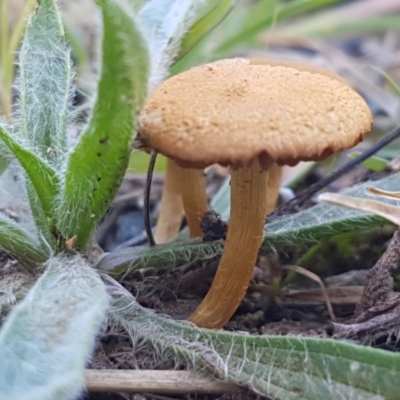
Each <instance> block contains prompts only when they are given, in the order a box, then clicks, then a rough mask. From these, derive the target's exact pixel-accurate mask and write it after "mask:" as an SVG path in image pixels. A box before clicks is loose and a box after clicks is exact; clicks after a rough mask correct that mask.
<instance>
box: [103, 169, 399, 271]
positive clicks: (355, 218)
mask: <svg viewBox="0 0 400 400" xmlns="http://www.w3.org/2000/svg"><path fill="white" fill-rule="evenodd" d="M371 185H372V186H374V187H376V188H379V189H383V190H389V191H390V190H391V191H396V190H398V188H399V187H400V173H396V174H393V175H391V176H389V177H387V178H384V179H380V180H377V181H373V182H369V181H368V182H365V183H363V184H361V185H357V186H355V187H353V188H350V189H347V190H345V191H343V193H344V194H347V195H349V196H354V197H361V198H363V197H368V196H367V195H366V194H365V189H366V188H367V187H368V186H371ZM383 201H385V202H387V203H392V204H396V202H393V201H390V200H387V199H385V200H383ZM214 204H216V203H214ZM224 204H225V203H224V202H222V205H224ZM398 204H400V202H398ZM386 224H387V222H386V221H385V220H384V219H383V218H380V217H377V216H375V215H371V214H367V213H363V212H360V211H354V210H350V209H345V208H343V207H337V206H332V205H327V204H318V205H316V206H314V207H311V208H309V209H307V210H304V211H301V212H299V213H297V214H294V215H289V216H286V217H282V218H281V219H279V220H276V221H274V222H272V223H269V224H267V225H266V226H265V230H264V239H263V243H262V248H263V249H266V250H268V249H270V248H271V247H272V246H274V247H278V248H279V247H280V246H291V245H301V244H310V243H319V242H321V241H324V240H327V239H329V238H331V237H332V236H334V235H338V234H341V233H346V232H353V231H359V232H363V231H371V229H377V228H380V227H383V226H384V225H386ZM182 236H183V235H182ZM181 246H185V251H184V252H183V249H182V247H181ZM222 250H223V245H222V244H221V243H220V242H209V243H203V244H202V245H201V247H199V244H198V243H197V242H195V241H187V242H172V243H166V244H163V245H159V246H155V247H152V248H151V249H149V248H143V249H125V250H118V251H115V252H112V253H110V254H109V255H107V256H106V257H105V258H104V260H103V261H102V263H103V264H102V267H101V268H102V269H104V270H106V271H108V273H111V272H110V271H112V270H113V269H114V268H115V271H113V272H112V273H113V274H114V273H116V274H122V273H124V272H127V271H130V270H139V269H142V268H144V269H146V268H149V267H151V268H154V269H160V268H168V267H170V266H174V265H176V264H178V263H179V261H180V260H181V259H182V257H183V256H182V255H183V254H184V262H186V263H188V262H192V261H196V260H199V259H201V258H202V257H203V256H204V257H205V258H209V256H208V255H210V256H211V255H212V256H218V255H220V254H221V253H222Z"/></svg>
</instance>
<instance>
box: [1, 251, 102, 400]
mask: <svg viewBox="0 0 400 400" xmlns="http://www.w3.org/2000/svg"><path fill="white" fill-rule="evenodd" d="M107 307H108V295H107V292H106V289H105V285H104V284H103V282H102V280H101V279H100V277H99V275H98V273H97V272H96V271H95V270H94V269H92V268H91V267H90V266H89V265H88V264H87V262H86V261H85V260H84V259H83V258H82V257H81V256H80V255H76V256H58V257H57V258H53V259H51V260H49V261H48V263H47V269H46V271H45V272H44V274H43V275H42V276H41V277H40V278H39V280H38V281H37V282H36V284H35V285H34V286H33V288H32V289H31V290H30V291H29V293H28V295H27V296H26V297H25V298H24V300H23V301H22V302H21V303H19V304H18V305H17V306H16V307H15V308H14V310H13V311H12V312H11V314H10V315H9V316H8V318H7V320H6V322H5V323H4V324H3V326H2V329H1V331H0V400H11V399H15V400H17V399H18V400H28V399H29V400H55V399H57V400H72V399H76V398H78V396H79V394H80V393H81V392H82V389H83V387H84V367H85V364H86V362H87V360H88V358H89V357H90V355H91V353H92V351H93V347H94V344H95V337H96V335H97V333H98V332H99V329H100V327H101V325H102V323H103V322H104V319H105V315H106V311H107Z"/></svg>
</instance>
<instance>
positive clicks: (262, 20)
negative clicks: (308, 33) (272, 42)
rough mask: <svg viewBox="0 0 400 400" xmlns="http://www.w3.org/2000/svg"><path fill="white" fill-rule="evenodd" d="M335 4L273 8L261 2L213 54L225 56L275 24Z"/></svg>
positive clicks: (317, 0)
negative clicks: (241, 25)
mask: <svg viewBox="0 0 400 400" xmlns="http://www.w3.org/2000/svg"><path fill="white" fill-rule="evenodd" d="M337 2H338V0H293V1H290V2H279V5H278V6H276V7H274V6H273V5H271V2H270V0H262V1H260V2H259V3H258V5H257V6H256V7H255V9H254V10H253V12H250V13H249V14H248V15H247V18H246V23H245V24H244V26H243V27H240V29H237V30H236V31H235V33H234V34H232V35H231V36H230V37H228V38H226V39H225V40H224V41H223V42H222V43H221V44H220V45H219V46H218V47H217V49H216V50H215V54H216V55H217V57H222V56H226V55H227V54H228V53H229V52H231V51H232V50H233V49H234V48H235V47H237V46H239V45H242V44H244V43H246V42H249V41H251V40H253V39H254V38H255V37H256V36H257V35H258V34H260V33H261V32H263V31H265V30H266V29H267V28H269V27H270V26H271V25H272V24H273V23H275V22H279V21H282V20H286V19H288V18H290V17H292V16H295V15H298V14H300V13H304V12H307V11H311V10H314V9H318V8H321V7H323V6H326V5H329V4H334V3H337Z"/></svg>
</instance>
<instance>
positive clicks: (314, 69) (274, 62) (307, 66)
mask: <svg viewBox="0 0 400 400" xmlns="http://www.w3.org/2000/svg"><path fill="white" fill-rule="evenodd" d="M248 60H249V62H250V64H254V65H270V66H271V67H276V66H281V67H289V68H294V69H297V70H299V71H307V72H310V73H311V74H321V75H326V76H329V77H330V78H332V79H336V80H337V81H339V82H342V83H343V84H345V85H347V86H349V83H348V82H347V81H346V79H344V78H342V77H341V76H340V75H338V74H337V73H336V72H334V71H332V70H330V69H327V68H324V67H320V66H319V65H315V64H311V63H307V62H303V61H288V60H278V59H273V58H267V57H250V58H248Z"/></svg>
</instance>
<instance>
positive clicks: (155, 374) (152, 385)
mask: <svg viewBox="0 0 400 400" xmlns="http://www.w3.org/2000/svg"><path fill="white" fill-rule="evenodd" d="M85 381H86V389H87V390H88V391H89V392H128V393H164V394H187V393H198V394H231V393H240V392H241V389H240V388H239V387H238V386H236V385H234V384H232V383H228V382H219V381H216V380H215V379H213V378H209V377H206V376H204V375H201V374H199V373H195V372H191V371H159V370H154V371H153V370H148V371H143V370H142V371H139V370H90V369H88V370H86V372H85Z"/></svg>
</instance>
